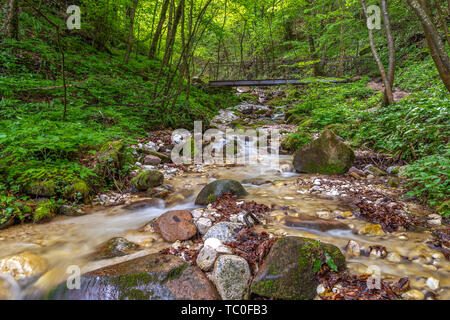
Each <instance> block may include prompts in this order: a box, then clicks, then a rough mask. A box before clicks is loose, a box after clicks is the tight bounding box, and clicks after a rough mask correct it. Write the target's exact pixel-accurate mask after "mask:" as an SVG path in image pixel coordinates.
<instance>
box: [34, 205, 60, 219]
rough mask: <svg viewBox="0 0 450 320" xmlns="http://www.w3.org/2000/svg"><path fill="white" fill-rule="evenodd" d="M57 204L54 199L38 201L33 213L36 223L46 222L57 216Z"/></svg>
mask: <svg viewBox="0 0 450 320" xmlns="http://www.w3.org/2000/svg"><path fill="white" fill-rule="evenodd" d="M55 210H56V206H55V203H54V202H53V201H42V202H38V204H37V206H36V210H35V211H34V214H33V221H34V222H35V223H39V222H45V221H48V220H51V219H52V218H54V217H55Z"/></svg>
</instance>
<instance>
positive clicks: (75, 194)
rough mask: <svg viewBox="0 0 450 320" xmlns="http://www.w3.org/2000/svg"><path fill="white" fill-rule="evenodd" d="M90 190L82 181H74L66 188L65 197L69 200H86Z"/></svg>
mask: <svg viewBox="0 0 450 320" xmlns="http://www.w3.org/2000/svg"><path fill="white" fill-rule="evenodd" d="M90 193H91V188H90V187H89V186H88V184H87V183H86V182H84V181H82V180H78V181H75V182H74V183H72V184H71V185H69V186H68V187H67V188H66V192H65V197H66V198H67V199H70V200H88V199H89V195H90Z"/></svg>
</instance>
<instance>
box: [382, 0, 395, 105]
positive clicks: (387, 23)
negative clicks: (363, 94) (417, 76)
mask: <svg viewBox="0 0 450 320" xmlns="http://www.w3.org/2000/svg"><path fill="white" fill-rule="evenodd" d="M381 11H382V12H383V20H384V28H385V29H386V38H387V43H388V48H389V68H388V74H387V77H388V81H389V86H390V88H391V90H393V89H394V76H395V46H394V38H393V36H392V32H391V22H390V19H389V9H388V7H387V4H386V0H381ZM388 103H389V97H388V94H387V91H386V90H385V91H384V105H388Z"/></svg>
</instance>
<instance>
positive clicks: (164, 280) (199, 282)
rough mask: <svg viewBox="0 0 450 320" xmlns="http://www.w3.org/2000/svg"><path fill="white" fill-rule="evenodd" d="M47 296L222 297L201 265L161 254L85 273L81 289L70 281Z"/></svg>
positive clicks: (102, 298)
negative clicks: (202, 270) (71, 287)
mask: <svg viewBox="0 0 450 320" xmlns="http://www.w3.org/2000/svg"><path fill="white" fill-rule="evenodd" d="M105 288H108V290H105ZM45 298H46V299H66V300H86V299H94V300H174V299H180V300H186V299H197V300H205V299H218V295H217V292H216V291H215V289H214V287H213V285H212V284H211V283H210V281H209V280H208V279H207V278H206V276H205V275H204V274H203V273H202V272H201V271H200V269H199V268H197V267H194V266H190V265H189V264H187V263H186V262H184V261H183V260H182V259H180V258H178V257H176V256H173V255H162V254H158V253H157V254H150V255H147V256H144V257H140V258H137V259H134V260H130V261H126V262H122V263H119V264H116V265H112V266H108V267H104V268H101V269H98V270H95V271H93V272H90V273H88V274H85V275H83V276H82V277H81V288H80V290H68V289H67V285H66V282H63V283H61V284H60V285H59V286H57V287H56V288H54V289H52V290H50V292H49V293H48V294H47V295H46V296H45Z"/></svg>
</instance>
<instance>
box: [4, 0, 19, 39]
mask: <svg viewBox="0 0 450 320" xmlns="http://www.w3.org/2000/svg"><path fill="white" fill-rule="evenodd" d="M5 31H6V37H7V38H8V39H15V40H19V1H18V0H9V2H8V14H7V16H6V23H5Z"/></svg>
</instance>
